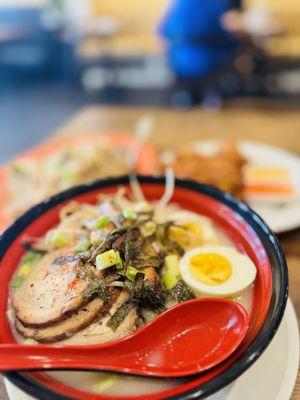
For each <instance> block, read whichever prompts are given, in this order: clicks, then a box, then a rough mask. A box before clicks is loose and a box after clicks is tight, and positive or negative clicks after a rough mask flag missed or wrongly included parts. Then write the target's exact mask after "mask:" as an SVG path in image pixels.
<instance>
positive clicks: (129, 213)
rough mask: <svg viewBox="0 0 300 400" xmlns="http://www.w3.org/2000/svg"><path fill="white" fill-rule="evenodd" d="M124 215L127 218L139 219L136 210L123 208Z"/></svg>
mask: <svg viewBox="0 0 300 400" xmlns="http://www.w3.org/2000/svg"><path fill="white" fill-rule="evenodd" d="M122 215H123V217H124V218H125V219H137V217H138V215H137V213H136V212H135V211H134V210H123V212H122Z"/></svg>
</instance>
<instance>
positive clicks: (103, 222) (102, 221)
mask: <svg viewBox="0 0 300 400" xmlns="http://www.w3.org/2000/svg"><path fill="white" fill-rule="evenodd" d="M110 221H111V219H110V217H109V216H107V215H102V216H101V217H100V218H98V219H97V221H96V222H95V225H94V227H95V229H103V228H106V227H107V225H108V224H109V223H110Z"/></svg>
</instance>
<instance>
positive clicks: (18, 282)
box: [9, 276, 24, 289]
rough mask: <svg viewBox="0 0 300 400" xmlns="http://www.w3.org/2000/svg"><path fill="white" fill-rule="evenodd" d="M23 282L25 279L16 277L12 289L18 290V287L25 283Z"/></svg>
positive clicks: (11, 283) (12, 282)
mask: <svg viewBox="0 0 300 400" xmlns="http://www.w3.org/2000/svg"><path fill="white" fill-rule="evenodd" d="M23 281H24V278H22V277H21V276H15V277H14V278H13V279H12V280H11V282H10V284H9V286H10V287H11V288H12V289H17V288H18V287H20V286H21V284H22V283H23Z"/></svg>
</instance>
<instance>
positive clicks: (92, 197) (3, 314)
mask: <svg viewBox="0 0 300 400" xmlns="http://www.w3.org/2000/svg"><path fill="white" fill-rule="evenodd" d="M139 181H140V184H141V186H142V189H143V192H144V194H145V197H146V198H147V199H148V200H150V201H151V200H157V199H159V198H160V197H161V196H162V195H163V193H164V189H165V180H164V178H155V177H139ZM120 186H124V187H125V188H127V189H129V178H128V176H124V177H120V178H114V179H107V180H102V181H98V182H95V183H92V184H87V185H81V186H78V187H75V188H72V189H70V190H67V191H65V192H63V193H60V194H58V195H56V196H54V197H52V198H50V199H49V200H46V201H44V202H42V203H40V204H39V205H37V206H35V207H34V208H32V209H31V210H29V211H28V212H27V213H25V214H24V215H23V216H22V217H20V218H19V219H18V220H17V221H16V222H15V223H14V224H13V225H12V226H11V227H9V228H8V229H7V230H6V231H5V233H4V234H3V235H2V236H1V238H0V342H2V343H14V342H15V339H14V337H13V334H12V332H11V329H10V325H9V321H8V319H7V307H8V294H9V293H8V285H9V282H10V280H11V278H12V275H13V273H14V271H15V269H16V268H17V266H18V263H19V260H20V258H21V257H22V255H23V253H24V249H23V247H22V242H23V240H24V238H25V237H28V236H30V237H39V236H42V235H43V234H44V233H45V232H46V231H47V230H49V229H51V228H52V227H53V226H54V225H56V224H57V223H58V221H59V211H60V209H61V208H62V207H63V206H65V205H66V203H67V202H69V201H70V200H76V201H79V202H89V203H95V202H96V200H97V197H98V195H99V194H100V193H114V192H116V191H117V189H118V187H120ZM172 202H175V203H177V204H178V205H179V206H181V207H182V208H185V209H187V210H190V211H193V212H196V213H199V214H201V215H205V216H207V217H208V218H210V219H211V220H212V221H213V222H214V223H215V224H216V226H217V227H218V228H219V229H221V230H222V231H223V232H224V233H225V234H226V235H227V236H228V237H229V238H230V239H231V240H232V242H233V243H234V244H235V245H236V247H237V248H238V249H239V250H240V251H242V252H244V253H246V254H247V255H248V256H249V257H250V258H251V259H252V261H253V262H254V263H255V265H256V267H257V278H256V281H255V286H254V296H253V307H252V312H251V320H250V328H249V331H248V334H247V337H246V338H245V340H244V341H243V343H242V345H241V346H240V347H239V348H238V350H237V351H236V352H235V353H234V354H233V355H232V356H231V357H230V358H228V359H227V360H226V361H225V362H223V363H222V364H220V365H218V366H217V367H215V368H214V369H211V370H209V371H207V372H205V373H203V374H200V375H196V376H193V377H191V378H190V379H189V380H188V381H185V382H184V383H181V384H179V385H178V386H176V387H175V388H172V389H168V390H164V391H159V392H156V393H152V394H150V395H149V394H148V395H138V397H133V396H131V397H130V396H128V395H126V393H123V394H124V395H122V396H114V397H112V396H110V397H108V396H105V395H104V394H96V393H90V392H86V391H82V390H79V389H75V388H73V387H71V386H68V385H67V384H63V383H61V382H59V381H58V380H56V379H54V378H52V377H50V376H49V375H47V374H46V373H45V372H35V373H19V372H15V373H9V374H6V377H7V378H8V379H9V380H10V381H11V382H13V383H14V384H15V385H17V386H18V387H19V388H21V389H22V390H24V391H25V392H27V393H28V394H31V395H33V396H34V397H35V398H38V399H43V400H44V399H50V400H52V399H53V400H60V399H61V400H62V399H84V400H99V399H121V398H122V399H126V400H129V399H132V400H133V399H137V398H138V399H141V400H147V399H195V398H197V399H202V398H205V397H207V396H208V395H210V394H212V393H214V392H216V391H219V390H220V389H222V388H223V387H225V386H226V385H228V384H229V383H231V382H232V381H233V380H235V379H236V378H238V377H239V376H240V375H241V374H242V373H243V372H244V371H245V370H246V369H248V368H249V367H250V366H251V365H252V364H253V363H254V362H255V360H257V359H258V358H259V357H260V355H261V354H262V352H263V351H264V350H265V349H266V347H267V346H268V344H269V343H270V341H271V339H272V338H273V336H274V335H275V333H276V331H277V329H278V327H279V324H280V322H281V319H282V316H283V313H284V310H285V306H286V301H287V296H288V274H287V266H286V261H285V257H284V254H283V252H282V249H281V247H280V245H279V243H278V241H277V239H276V237H275V235H274V234H273V232H272V231H271V230H270V229H269V228H268V226H267V225H266V224H265V223H264V222H263V221H262V219H261V218H260V217H259V216H258V215H257V214H256V213H255V212H254V211H252V210H251V209H250V208H249V207H248V206H247V205H245V204H243V203H241V202H240V201H238V200H236V199H235V198H234V197H232V196H231V195H229V194H226V193H224V192H221V191H220V190H218V189H216V188H214V187H212V186H207V185H202V184H199V183H196V182H193V181H189V180H181V179H177V180H176V185H175V191H174V194H173V198H172ZM191 351H192V349H191Z"/></svg>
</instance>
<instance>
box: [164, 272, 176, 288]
mask: <svg viewBox="0 0 300 400" xmlns="http://www.w3.org/2000/svg"><path fill="white" fill-rule="evenodd" d="M162 281H163V284H164V285H165V287H166V288H167V289H169V290H171V289H173V288H174V287H175V286H176V285H177V283H178V279H177V278H176V276H173V275H164V276H163V277H162Z"/></svg>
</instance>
